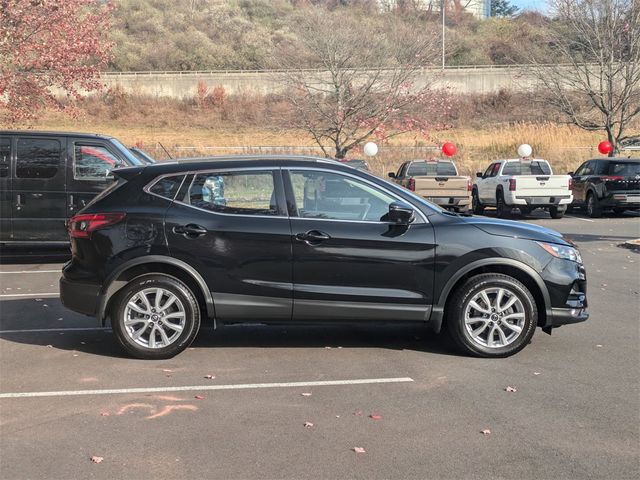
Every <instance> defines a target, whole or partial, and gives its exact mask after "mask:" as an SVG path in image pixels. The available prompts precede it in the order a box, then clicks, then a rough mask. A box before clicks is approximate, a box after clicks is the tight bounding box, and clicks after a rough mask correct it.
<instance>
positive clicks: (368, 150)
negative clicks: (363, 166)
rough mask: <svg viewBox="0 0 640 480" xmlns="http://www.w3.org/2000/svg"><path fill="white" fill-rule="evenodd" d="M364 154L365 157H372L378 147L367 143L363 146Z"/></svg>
mask: <svg viewBox="0 0 640 480" xmlns="http://www.w3.org/2000/svg"><path fill="white" fill-rule="evenodd" d="M363 150H364V154H365V155H366V156H367V157H373V156H374V155H375V154H376V153H378V145H376V144H375V143H373V142H367V143H365V144H364V149H363Z"/></svg>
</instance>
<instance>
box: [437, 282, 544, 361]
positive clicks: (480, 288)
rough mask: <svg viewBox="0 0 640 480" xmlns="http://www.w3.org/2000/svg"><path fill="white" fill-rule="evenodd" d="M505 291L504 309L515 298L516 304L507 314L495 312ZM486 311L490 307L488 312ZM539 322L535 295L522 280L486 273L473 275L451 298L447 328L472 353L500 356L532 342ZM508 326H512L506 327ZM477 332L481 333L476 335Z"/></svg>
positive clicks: (489, 356) (514, 351) (457, 343)
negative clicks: (487, 301)
mask: <svg viewBox="0 0 640 480" xmlns="http://www.w3.org/2000/svg"><path fill="white" fill-rule="evenodd" d="M501 290H502V291H503V294H502V296H501V299H500V305H501V306H502V307H503V309H504V307H505V306H506V304H507V303H509V302H511V298H512V297H515V300H514V301H513V303H512V305H511V306H509V307H508V308H506V309H504V311H506V312H507V314H506V315H504V312H500V311H495V312H492V311H491V308H496V302H497V301H498V300H499V299H498V295H499V292H500V291H501ZM483 292H484V294H485V295H483ZM505 295H507V297H506V299H507V300H506V301H505V300H504V298H505ZM484 296H486V297H487V298H488V300H489V305H486V301H485V300H483V297H484ZM472 302H475V305H476V306H477V307H478V308H479V309H478V310H476V309H475V308H474V307H473V306H472ZM487 307H489V308H487ZM482 310H486V313H483V312H482ZM501 314H502V316H501ZM485 315H488V318H486V317H485ZM512 315H513V316H512ZM466 318H470V319H476V318H477V319H478V321H476V322H474V321H468V320H466ZM505 318H506V321H505ZM492 322H493V323H492ZM483 324H484V328H482V327H483ZM537 324H538V309H537V307H536V302H535V299H534V298H533V295H531V292H530V291H529V290H528V289H527V287H525V286H524V285H523V284H522V283H521V282H520V281H518V280H516V279H515V278H513V277H510V276H508V275H503V274H499V273H485V274H481V275H477V276H475V277H472V278H470V279H468V280H467V281H466V282H464V283H463V284H462V285H461V286H460V287H458V288H457V289H456V291H455V292H454V293H453V294H452V296H451V297H450V298H449V300H448V301H447V315H446V324H445V330H446V332H447V333H448V335H449V336H450V337H451V339H452V340H453V342H454V344H455V345H456V346H457V347H458V348H459V349H460V350H462V351H463V352H464V353H466V354H469V355H472V356H476V357H484V358H499V357H508V356H510V355H513V354H515V353H517V352H519V351H520V350H522V349H523V348H524V347H526V346H527V344H528V343H529V342H530V341H531V338H532V337H533V334H534V333H535V329H536V326H537ZM505 325H509V326H508V327H506V328H505ZM518 329H519V331H518ZM498 330H500V331H502V334H500V332H499V331H498ZM473 332H477V333H476V334H475V335H474V334H473ZM490 338H491V340H490Z"/></svg>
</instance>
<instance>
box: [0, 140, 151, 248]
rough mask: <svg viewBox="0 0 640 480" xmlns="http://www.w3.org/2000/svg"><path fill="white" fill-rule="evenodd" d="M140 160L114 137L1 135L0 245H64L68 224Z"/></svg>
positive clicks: (140, 162)
mask: <svg viewBox="0 0 640 480" xmlns="http://www.w3.org/2000/svg"><path fill="white" fill-rule="evenodd" d="M140 164H142V161H140V160H139V159H138V158H137V157H136V156H134V155H133V154H132V153H131V152H130V151H129V150H128V149H127V148H126V147H125V146H124V145H122V143H120V142H119V141H118V140H116V139H115V138H113V137H108V136H103V135H91V134H86V133H69V132H41V131H0V244H1V245H25V244H40V245H55V244H68V243H69V236H68V233H67V229H66V226H65V222H66V220H67V219H68V218H69V217H71V216H73V215H75V214H76V213H77V212H78V211H79V210H80V209H82V208H83V207H84V206H85V205H87V204H88V203H89V201H90V200H91V199H92V198H93V197H94V196H96V195H97V194H98V193H100V192H101V191H102V190H104V189H105V188H106V187H107V186H108V185H110V184H111V183H112V182H113V176H112V175H111V171H112V170H113V169H114V168H117V167H122V166H134V165H140Z"/></svg>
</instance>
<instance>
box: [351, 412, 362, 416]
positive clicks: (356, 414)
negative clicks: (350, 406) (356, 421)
mask: <svg viewBox="0 0 640 480" xmlns="http://www.w3.org/2000/svg"><path fill="white" fill-rule="evenodd" d="M353 414H354V415H355V416H356V417H361V416H362V410H356V411H355V412H353Z"/></svg>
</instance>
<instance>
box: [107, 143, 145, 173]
mask: <svg viewBox="0 0 640 480" xmlns="http://www.w3.org/2000/svg"><path fill="white" fill-rule="evenodd" d="M111 143H112V144H113V145H115V146H116V147H118V151H120V153H122V154H123V155H124V156H125V157H127V163H128V164H129V165H130V166H132V167H133V166H138V165H146V163H147V162H143V161H142V160H140V159H139V158H138V157H136V156H135V155H134V154H133V153H131V151H130V150H129V149H128V148H127V147H125V146H124V145H123V144H122V143H120V142H119V141H118V140H116V139H115V138H112V139H111Z"/></svg>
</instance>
